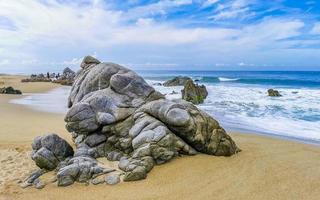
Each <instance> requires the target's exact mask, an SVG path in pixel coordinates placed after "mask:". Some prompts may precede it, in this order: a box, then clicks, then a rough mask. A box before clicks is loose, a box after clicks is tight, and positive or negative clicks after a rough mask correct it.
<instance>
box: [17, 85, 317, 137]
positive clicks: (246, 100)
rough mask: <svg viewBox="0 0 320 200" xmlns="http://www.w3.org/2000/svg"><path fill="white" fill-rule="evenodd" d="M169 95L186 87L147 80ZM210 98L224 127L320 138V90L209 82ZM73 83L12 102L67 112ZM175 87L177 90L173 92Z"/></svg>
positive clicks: (205, 107) (206, 108)
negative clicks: (274, 91)
mask: <svg viewBox="0 0 320 200" xmlns="http://www.w3.org/2000/svg"><path fill="white" fill-rule="evenodd" d="M147 82H148V83H149V84H150V85H152V86H153V87H154V88H155V89H156V90H158V91H160V92H161V93H163V94H165V95H166V98H168V99H180V98H181V90H182V89H183V87H181V86H177V87H163V86H160V85H159V83H162V82H161V81H153V80H147ZM207 89H208V92H209V95H208V98H207V99H206V100H205V102H204V104H201V105H199V108H201V109H203V110H204V111H206V112H208V113H209V114H210V115H212V116H213V117H215V118H216V119H217V120H218V121H219V122H220V123H221V124H222V125H223V127H227V128H229V129H243V130H248V131H252V132H264V133H271V134H277V135H282V136H290V137H295V138H300V139H312V140H318V141H320V98H319V97H320V90H313V89H288V88H278V90H279V91H280V93H281V94H282V95H283V96H282V97H277V98H275V97H269V96H268V95H267V89H268V88H263V87H254V86H245V87H241V86H230V85H227V86H226V85H223V84H216V85H214V84H212V85H207ZM69 91H70V87H61V88H57V89H54V90H52V91H50V92H47V93H43V94H27V95H26V97H24V98H21V99H15V100H12V101H11V103H16V104H23V105H26V106H29V107H31V108H34V109H37V110H40V111H45V112H53V113H61V114H64V113H66V112H67V110H68V109H67V105H66V103H67V98H68V94H69ZM173 91H175V92H176V93H177V94H172V92H173Z"/></svg>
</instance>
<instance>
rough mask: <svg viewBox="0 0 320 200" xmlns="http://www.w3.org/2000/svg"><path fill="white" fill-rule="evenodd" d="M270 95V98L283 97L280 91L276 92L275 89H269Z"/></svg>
mask: <svg viewBox="0 0 320 200" xmlns="http://www.w3.org/2000/svg"><path fill="white" fill-rule="evenodd" d="M268 95H269V96H270V97H281V96H282V95H281V94H280V92H279V91H278V90H274V89H269V90H268Z"/></svg>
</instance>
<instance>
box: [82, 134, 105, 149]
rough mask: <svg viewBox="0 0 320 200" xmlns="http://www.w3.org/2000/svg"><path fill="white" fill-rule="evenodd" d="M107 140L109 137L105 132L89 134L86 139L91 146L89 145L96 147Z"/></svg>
mask: <svg viewBox="0 0 320 200" xmlns="http://www.w3.org/2000/svg"><path fill="white" fill-rule="evenodd" d="M106 140H107V137H106V136H105V135H103V134H99V133H94V134H91V135H89V136H88V137H87V138H86V139H85V143H86V144H87V145H88V146H89V147H94V146H97V145H99V144H101V143H103V142H105V141H106Z"/></svg>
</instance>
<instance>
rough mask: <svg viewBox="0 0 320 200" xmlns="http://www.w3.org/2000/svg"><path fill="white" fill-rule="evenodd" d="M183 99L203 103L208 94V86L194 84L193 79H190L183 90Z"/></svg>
mask: <svg viewBox="0 0 320 200" xmlns="http://www.w3.org/2000/svg"><path fill="white" fill-rule="evenodd" d="M181 93H182V99H184V100H186V101H189V102H191V103H193V104H200V103H203V101H204V99H206V98H207V96H208V91H207V89H206V86H204V85H198V84H194V83H193V81H192V80H188V81H187V82H186V83H185V84H184V88H183V90H181Z"/></svg>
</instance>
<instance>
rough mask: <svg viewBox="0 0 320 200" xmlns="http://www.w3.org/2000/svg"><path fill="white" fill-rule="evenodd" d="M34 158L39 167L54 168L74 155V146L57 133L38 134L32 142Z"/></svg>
mask: <svg viewBox="0 0 320 200" xmlns="http://www.w3.org/2000/svg"><path fill="white" fill-rule="evenodd" d="M32 149H33V152H32V155H31V157H32V159H33V160H34V161H35V163H36V164H37V165H38V167H40V168H43V169H47V170H53V169H55V168H56V167H57V166H58V164H59V163H60V162H61V161H63V160H65V159H66V158H67V157H70V156H73V149H72V147H71V146H70V145H69V144H68V143H67V142H66V141H65V140H64V139H62V138H60V137H59V136H58V135H56V134H47V135H44V136H38V137H36V138H35V139H34V140H33V143H32Z"/></svg>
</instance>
